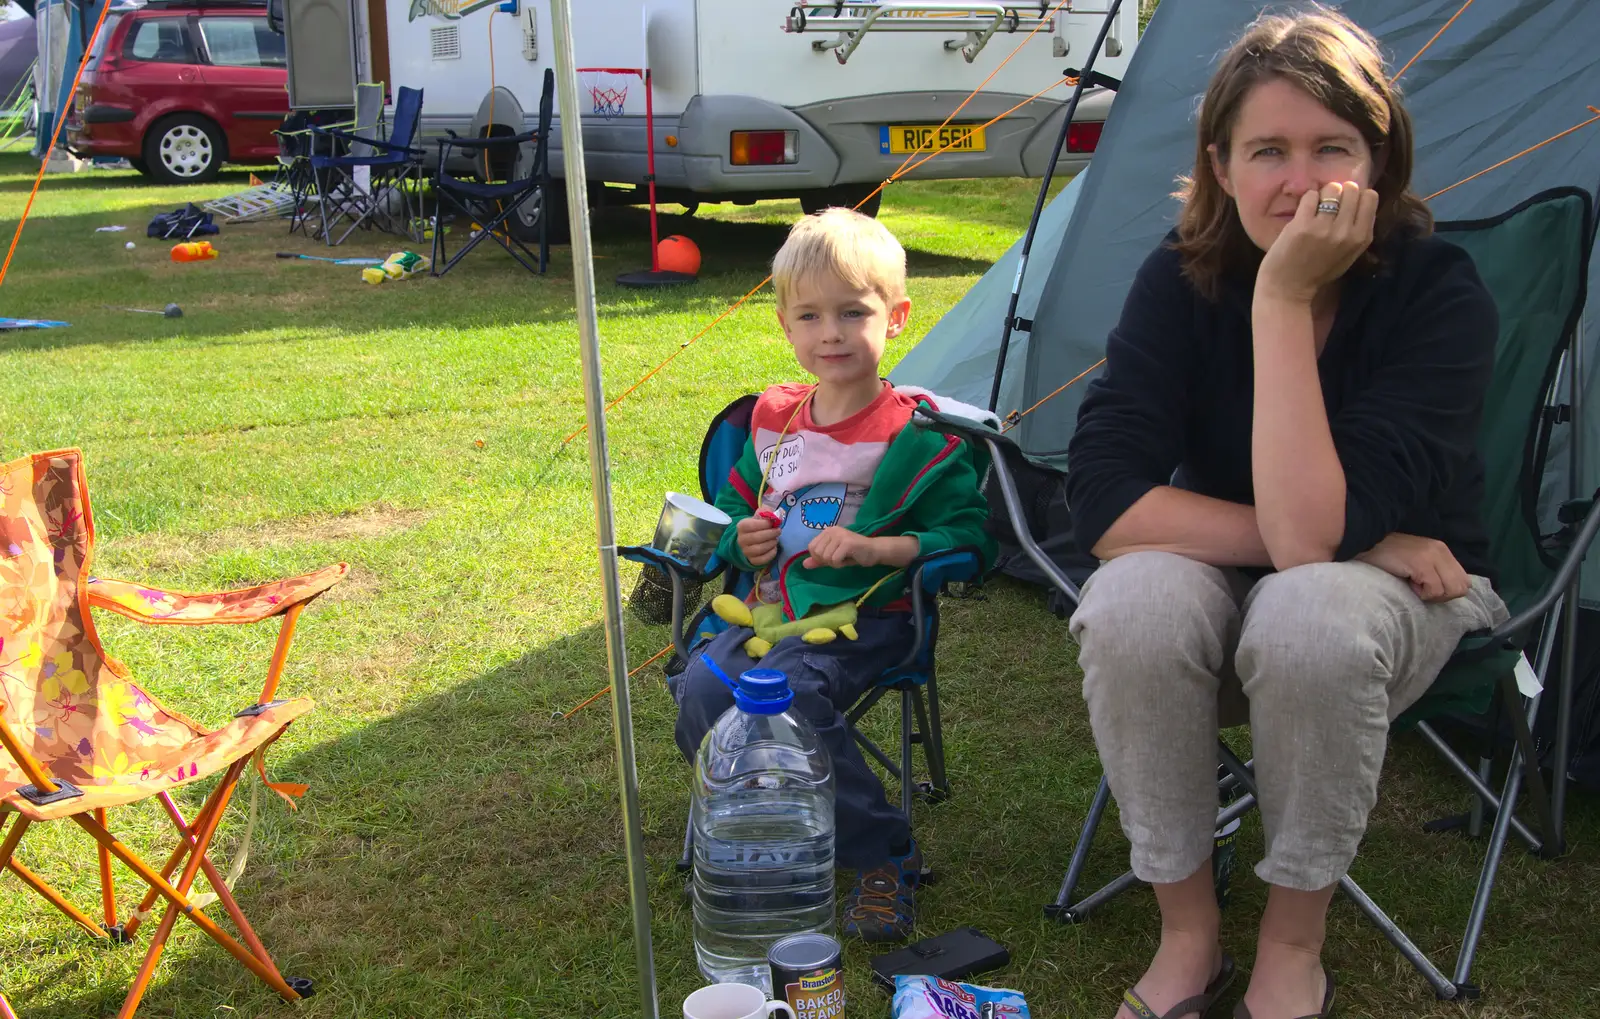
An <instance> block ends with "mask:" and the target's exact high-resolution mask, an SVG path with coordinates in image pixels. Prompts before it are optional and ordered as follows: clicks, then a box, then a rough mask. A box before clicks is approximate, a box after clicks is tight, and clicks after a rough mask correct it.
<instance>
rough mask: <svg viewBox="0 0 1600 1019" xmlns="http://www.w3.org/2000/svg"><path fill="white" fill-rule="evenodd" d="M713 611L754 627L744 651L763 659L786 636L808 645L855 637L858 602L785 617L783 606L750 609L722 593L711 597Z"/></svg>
mask: <svg viewBox="0 0 1600 1019" xmlns="http://www.w3.org/2000/svg"><path fill="white" fill-rule="evenodd" d="M711 611H712V612H715V613H716V614H717V615H718V616H719V617H720V618H721V619H723V620H724V621H725V622H728V623H731V624H733V625H734V626H748V627H750V628H751V629H753V630H755V635H754V636H753V637H751V638H750V639H749V640H747V641H745V642H744V653H745V654H747V655H749V656H750V657H751V658H760V657H761V656H762V655H764V654H766V653H767V652H768V651H771V650H772V645H774V644H776V643H777V642H778V641H780V640H782V639H783V638H785V637H794V636H799V637H800V639H801V640H804V641H805V642H806V643H807V644H827V643H829V642H830V641H832V640H835V639H836V638H838V637H839V636H840V635H841V634H842V635H843V636H844V637H845V638H846V639H848V640H855V639H856V606H855V602H845V603H844V604H842V605H835V606H833V607H832V608H827V609H823V610H821V611H820V612H813V613H811V614H810V615H808V616H805V617H802V618H800V619H793V620H785V619H784V618H783V606H781V605H777V604H763V605H757V606H756V607H755V608H754V609H751V607H750V606H748V605H746V604H745V603H744V602H742V601H740V600H739V599H738V598H735V597H734V596H733V595H731V594H719V595H717V596H716V597H715V598H713V599H711Z"/></svg>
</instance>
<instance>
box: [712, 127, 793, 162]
mask: <svg viewBox="0 0 1600 1019" xmlns="http://www.w3.org/2000/svg"><path fill="white" fill-rule="evenodd" d="M798 136H799V132H797V131H735V132H733V134H732V136H731V137H730V139H729V145H728V148H729V159H730V160H731V162H732V163H733V165H734V166H781V165H782V164H784V163H793V162H795V160H796V158H797V157H796V156H795V142H796V141H797V140H798Z"/></svg>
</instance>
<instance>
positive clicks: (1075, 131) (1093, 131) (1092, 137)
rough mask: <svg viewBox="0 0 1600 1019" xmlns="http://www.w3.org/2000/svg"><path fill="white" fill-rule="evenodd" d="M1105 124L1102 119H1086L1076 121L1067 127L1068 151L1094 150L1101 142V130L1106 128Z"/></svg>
mask: <svg viewBox="0 0 1600 1019" xmlns="http://www.w3.org/2000/svg"><path fill="white" fill-rule="evenodd" d="M1105 126H1106V125H1105V122H1104V121H1101V120H1086V121H1084V122H1083V123H1081V124H1080V123H1078V122H1076V121H1074V122H1073V124H1072V126H1071V127H1069V128H1067V151H1068V152H1093V151H1094V149H1095V146H1096V145H1099V144H1100V132H1101V131H1103V130H1105Z"/></svg>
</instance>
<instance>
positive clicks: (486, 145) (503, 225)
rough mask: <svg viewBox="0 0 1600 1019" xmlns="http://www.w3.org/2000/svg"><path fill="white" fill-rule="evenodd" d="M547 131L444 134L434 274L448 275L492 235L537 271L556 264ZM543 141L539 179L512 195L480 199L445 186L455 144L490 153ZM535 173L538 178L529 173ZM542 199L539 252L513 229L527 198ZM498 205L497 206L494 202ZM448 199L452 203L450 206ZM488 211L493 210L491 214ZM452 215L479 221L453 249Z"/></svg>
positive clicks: (438, 178) (436, 204) (437, 191)
mask: <svg viewBox="0 0 1600 1019" xmlns="http://www.w3.org/2000/svg"><path fill="white" fill-rule="evenodd" d="M547 137H548V135H547V134H542V133H541V132H539V131H528V132H525V133H523V134H519V135H495V136H491V137H488V138H456V137H450V138H441V139H439V164H438V170H437V171H436V175H435V177H434V188H433V198H434V213H433V215H434V220H433V275H435V276H443V275H444V274H445V273H447V272H449V271H450V270H451V269H453V268H454V267H455V265H456V263H457V262H460V261H461V260H462V259H463V258H466V257H467V255H468V254H469V253H471V251H472V249H473V248H476V247H477V246H478V245H479V244H481V243H483V241H484V240H485V239H486V238H490V237H492V238H494V240H495V243H497V244H499V245H500V246H501V247H502V248H504V249H505V250H506V254H508V255H510V256H511V257H512V258H514V259H516V260H517V263H518V264H519V265H521V266H522V267H523V268H524V269H526V270H528V271H529V272H531V273H534V274H535V275H543V274H544V271H545V269H546V268H548V267H549V265H550V214H551V211H552V210H551V208H550V202H549V201H548V197H549V194H550V188H549V184H550V170H549V158H550V157H549V149H548V148H547V143H546V142H545V140H544V139H545V138H547ZM529 143H537V147H538V151H539V152H540V155H538V156H536V157H535V163H536V164H537V165H535V167H534V170H533V172H534V174H535V175H536V178H537V183H535V184H532V185H530V186H528V187H526V188H524V189H523V190H522V191H521V192H520V193H518V194H517V195H516V196H515V197H514V198H512V199H510V200H509V201H507V200H505V199H488V198H486V199H480V200H478V201H470V202H469V201H465V200H463V198H462V197H461V196H459V195H457V194H456V193H455V192H453V191H452V190H451V189H450V188H449V187H448V186H441V182H442V181H444V180H446V179H448V178H449V173H448V171H447V170H446V169H445V162H446V160H448V159H449V158H450V151H451V150H452V149H468V150H472V151H474V152H479V153H482V154H483V155H484V157H485V158H486V159H487V157H488V154H489V153H490V152H492V151H493V150H495V149H497V148H511V149H512V150H513V151H515V150H517V149H520V148H521V147H522V146H523V145H526V144H529ZM529 179H530V180H531V179H535V178H529ZM533 198H538V200H539V252H538V254H534V253H533V252H532V251H529V250H528V247H527V245H525V244H523V243H522V242H521V241H520V240H518V239H517V238H516V237H515V236H513V235H512V233H511V227H510V222H511V217H513V216H515V215H516V214H517V211H518V210H519V209H521V208H522V206H523V204H524V203H526V202H527V201H529V200H530V199H533ZM491 204H492V205H493V206H496V207H497V208H494V209H491V208H489V206H490V205H491ZM447 205H448V208H446V206H447ZM486 213H487V215H486ZM447 215H460V216H465V217H466V218H467V219H468V220H470V221H471V222H474V223H477V224H478V227H479V229H478V231H477V233H475V234H473V235H472V236H470V237H468V238H467V240H466V242H465V243H464V244H462V246H461V247H460V248H458V249H457V250H456V253H455V254H453V255H451V254H448V253H447V252H446V251H445V243H444V234H445V231H444V218H445V216H447Z"/></svg>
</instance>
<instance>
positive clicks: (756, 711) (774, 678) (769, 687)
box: [733, 669, 794, 715]
mask: <svg viewBox="0 0 1600 1019" xmlns="http://www.w3.org/2000/svg"><path fill="white" fill-rule="evenodd" d="M733 703H735V704H737V705H738V706H739V710H740V711H744V712H748V713H749V714H752V715H776V714H780V713H782V712H783V711H785V710H786V709H787V708H788V707H789V705H790V704H792V703H794V691H793V690H790V689H789V677H788V676H785V675H784V674H783V673H781V672H779V671H778V670H777V669H750V670H748V671H746V672H741V673H740V674H739V685H738V686H737V687H736V688H734V691H733Z"/></svg>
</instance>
